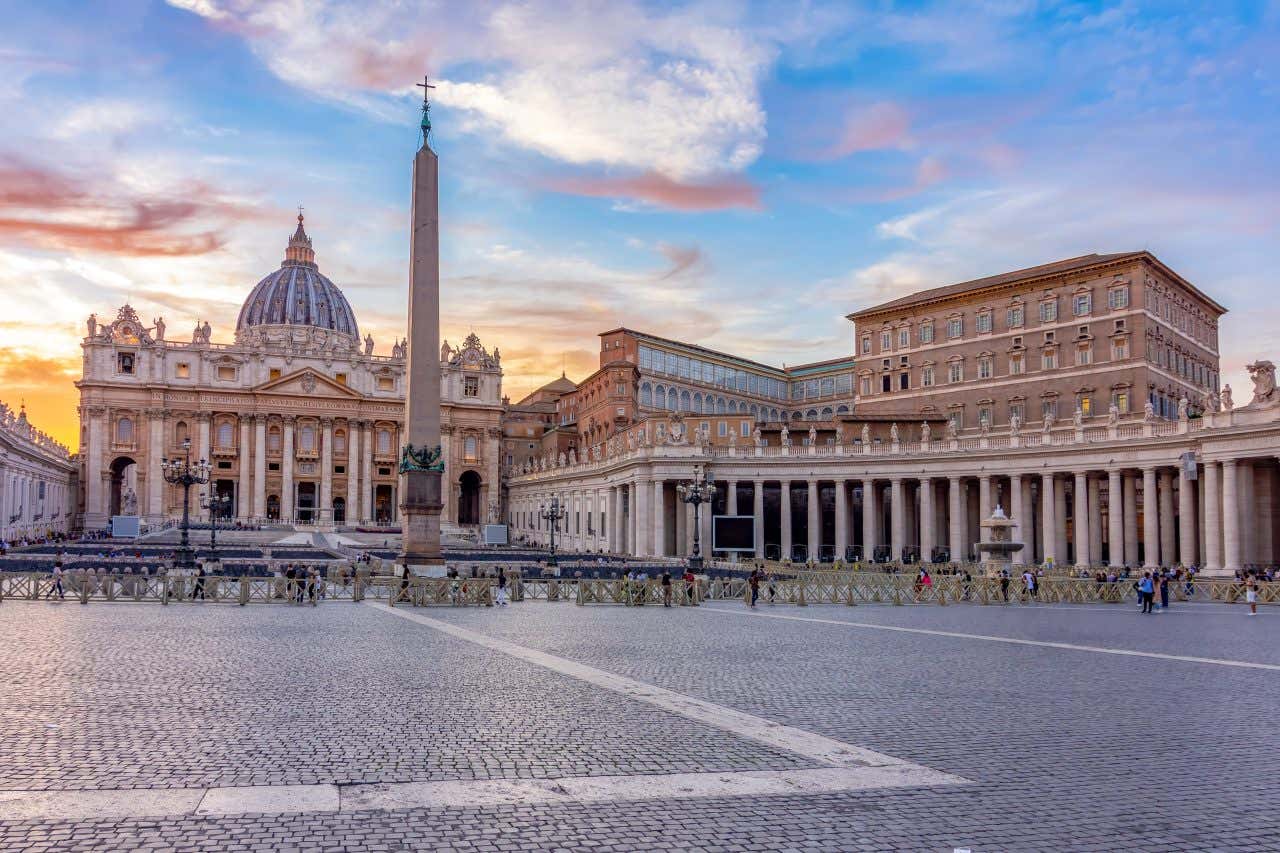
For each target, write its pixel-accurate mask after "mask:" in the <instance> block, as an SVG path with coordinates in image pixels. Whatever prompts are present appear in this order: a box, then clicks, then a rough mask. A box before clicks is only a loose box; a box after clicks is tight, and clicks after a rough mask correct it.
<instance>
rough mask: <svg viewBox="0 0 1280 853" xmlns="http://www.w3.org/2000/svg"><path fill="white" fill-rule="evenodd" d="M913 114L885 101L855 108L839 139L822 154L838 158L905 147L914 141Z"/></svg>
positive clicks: (845, 122) (847, 119)
mask: <svg viewBox="0 0 1280 853" xmlns="http://www.w3.org/2000/svg"><path fill="white" fill-rule="evenodd" d="M910 134H911V116H910V115H909V114H908V113H907V111H906V109H904V108H903V107H902V106H900V105H898V104H895V103H891V102H887V101H882V102H880V103H876V104H872V105H870V106H869V107H866V108H865V109H855V110H851V111H850V112H849V114H848V115H847V116H846V117H845V121H844V126H843V127H842V128H841V129H840V136H839V138H838V139H837V140H836V141H835V142H834V143H833V144H832V145H831V146H830V147H829V148H827V149H826V150H825V151H823V152H822V154H821V159H828V160H836V159H839V158H841V157H848V156H849V155H850V154H857V153H858V152H860V151H880V150H884V149H887V148H903V147H906V146H907V145H908V143H909V142H910V141H911V136H910Z"/></svg>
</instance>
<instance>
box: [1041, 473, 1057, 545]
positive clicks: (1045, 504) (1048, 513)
mask: <svg viewBox="0 0 1280 853" xmlns="http://www.w3.org/2000/svg"><path fill="white" fill-rule="evenodd" d="M1055 479H1056V478H1055V477H1054V476H1053V475H1052V474H1041V475H1040V504H1041V506H1040V519H1041V523H1042V526H1043V528H1044V532H1043V533H1042V534H1041V538H1042V539H1043V540H1044V561H1045V562H1046V563H1057V562H1058V532H1057V531H1058V513H1057V495H1056V492H1057V489H1056V488H1055V486H1054V482H1055Z"/></svg>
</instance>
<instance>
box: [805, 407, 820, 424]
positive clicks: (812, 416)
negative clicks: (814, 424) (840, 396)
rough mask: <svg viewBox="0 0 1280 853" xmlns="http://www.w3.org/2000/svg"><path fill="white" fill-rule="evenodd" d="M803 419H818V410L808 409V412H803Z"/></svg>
mask: <svg viewBox="0 0 1280 853" xmlns="http://www.w3.org/2000/svg"><path fill="white" fill-rule="evenodd" d="M804 419H805V420H806V421H816V420H817V419H818V410H817V409H810V410H809V411H807V412H805V413H804Z"/></svg>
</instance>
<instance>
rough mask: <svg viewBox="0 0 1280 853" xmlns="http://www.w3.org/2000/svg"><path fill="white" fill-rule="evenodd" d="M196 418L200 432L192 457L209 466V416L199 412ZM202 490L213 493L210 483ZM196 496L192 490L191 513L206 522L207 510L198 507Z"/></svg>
mask: <svg viewBox="0 0 1280 853" xmlns="http://www.w3.org/2000/svg"><path fill="white" fill-rule="evenodd" d="M196 417H197V422H198V423H199V425H200V430H199V433H198V443H197V445H196V452H195V453H194V454H193V455H194V456H195V457H196V458H197V459H203V460H205V461H206V462H208V463H209V464H210V465H212V464H213V459H212V454H211V453H210V452H209V417H210V416H209V415H208V414H207V413H205V412H201V413H200V414H199V415H197V416H196ZM204 488H207V489H208V490H209V491H210V492H211V493H212V492H213V484H212V483H210V484H209V485H208V486H205V487H204ZM198 494H199V488H197V489H195V490H193V493H192V495H191V513H192V515H194V516H195V517H196V518H198V519H200V520H201V521H208V520H209V510H207V509H204V508H202V507H201V506H200V500H199V498H198V497H197V495H198Z"/></svg>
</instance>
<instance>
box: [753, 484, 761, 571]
mask: <svg viewBox="0 0 1280 853" xmlns="http://www.w3.org/2000/svg"><path fill="white" fill-rule="evenodd" d="M751 488H752V492H751V514H752V515H754V516H755V520H756V521H755V525H756V559H758V560H763V559H764V480H755V481H753V482H752V484H751Z"/></svg>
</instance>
